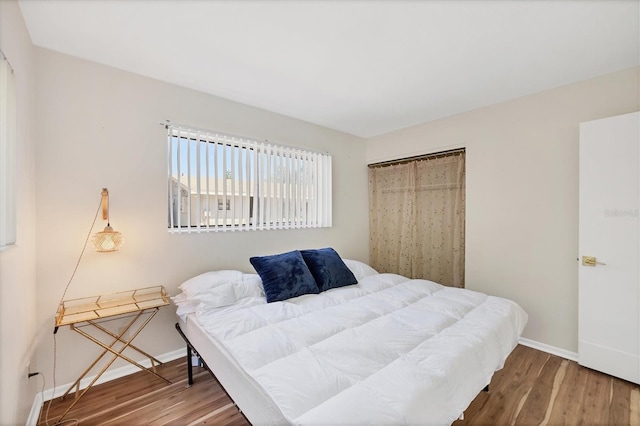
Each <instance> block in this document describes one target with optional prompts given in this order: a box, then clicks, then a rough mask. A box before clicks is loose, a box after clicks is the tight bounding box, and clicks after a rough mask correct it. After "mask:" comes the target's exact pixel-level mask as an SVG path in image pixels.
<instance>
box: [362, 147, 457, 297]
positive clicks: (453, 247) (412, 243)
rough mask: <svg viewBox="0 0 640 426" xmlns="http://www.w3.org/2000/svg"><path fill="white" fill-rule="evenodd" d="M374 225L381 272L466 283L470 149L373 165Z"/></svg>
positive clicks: (373, 247)
mask: <svg viewBox="0 0 640 426" xmlns="http://www.w3.org/2000/svg"><path fill="white" fill-rule="evenodd" d="M369 225H370V260H371V265H372V266H373V267H374V268H375V269H377V270H378V271H379V272H390V273H396V274H400V275H404V276H407V277H410V278H422V279H427V280H431V281H435V282H437V283H440V284H443V285H447V286H452V287H464V245H465V244H464V238H465V155H464V152H463V151H462V152H457V153H455V154H449V155H443V156H433V157H427V158H425V159H419V160H412V161H409V162H402V163H399V164H392V165H387V166H370V168H369Z"/></svg>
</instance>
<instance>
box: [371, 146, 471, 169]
mask: <svg viewBox="0 0 640 426" xmlns="http://www.w3.org/2000/svg"><path fill="white" fill-rule="evenodd" d="M464 152H465V149H464V148H456V149H451V150H448V151H441V152H434V153H432V154H422V155H415V156H413V157H407V158H400V159H397V160H389V161H381V162H379V163H372V164H368V165H367V167H369V168H371V169H373V168H377V167H385V166H395V165H398V164H406V163H410V162H412V161H419V160H431V159H434V158H440V157H449V156H452V155H457V154H462V153H464Z"/></svg>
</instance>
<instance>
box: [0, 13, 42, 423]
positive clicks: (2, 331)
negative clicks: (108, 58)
mask: <svg viewBox="0 0 640 426" xmlns="http://www.w3.org/2000/svg"><path fill="white" fill-rule="evenodd" d="M0 49H2V51H3V52H4V53H5V55H6V56H7V58H8V59H9V62H10V63H11V66H12V67H13V69H14V72H15V81H16V94H17V134H16V137H17V162H16V170H17V176H16V177H17V188H16V189H17V191H16V192H17V194H16V203H17V244H16V245H15V246H12V247H9V248H6V249H4V250H0V347H1V350H0V424H3V425H5V424H20V423H22V424H24V422H25V420H26V419H27V416H28V414H29V409H30V408H31V403H32V402H33V396H34V395H35V393H36V391H37V390H38V389H39V388H40V386H41V385H42V381H41V378H39V377H34V378H31V379H27V372H28V368H29V364H30V363H31V364H32V365H31V367H32V371H35V370H37V368H38V366H37V364H36V363H35V362H33V363H32V361H33V360H34V356H33V353H34V343H35V342H34V339H33V336H34V334H35V324H36V322H35V319H36V313H35V306H36V275H35V262H36V251H35V250H36V249H35V244H36V235H35V224H36V217H35V210H36V190H35V175H36V172H35V137H34V134H33V129H34V128H35V124H36V120H35V88H34V85H35V75H34V73H35V68H34V48H33V46H32V44H31V40H30V38H29V35H28V33H27V30H26V28H25V25H24V21H23V19H22V14H21V13H20V9H19V7H18V4H17V3H16V2H15V1H0Z"/></svg>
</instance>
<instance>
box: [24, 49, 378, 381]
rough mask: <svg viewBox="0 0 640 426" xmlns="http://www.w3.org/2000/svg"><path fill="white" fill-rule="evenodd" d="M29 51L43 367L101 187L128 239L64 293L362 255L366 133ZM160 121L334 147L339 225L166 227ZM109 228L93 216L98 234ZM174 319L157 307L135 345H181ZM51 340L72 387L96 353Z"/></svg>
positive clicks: (74, 342)
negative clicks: (286, 260)
mask: <svg viewBox="0 0 640 426" xmlns="http://www.w3.org/2000/svg"><path fill="white" fill-rule="evenodd" d="M36 58H37V67H38V79H37V87H38V113H39V116H40V122H39V126H38V134H37V136H38V141H39V145H38V155H37V168H38V184H37V196H38V214H37V221H38V222H37V223H38V262H37V273H38V298H37V301H38V319H37V321H38V326H39V333H38V360H39V364H40V365H41V366H42V367H41V368H42V369H43V370H44V371H46V372H47V374H50V373H51V366H52V342H51V338H50V335H51V330H52V324H53V315H54V313H55V311H56V307H57V303H58V301H59V299H60V297H61V295H62V293H63V290H64V288H65V286H66V284H67V282H68V280H69V276H70V275H71V273H72V271H73V267H74V265H75V262H76V259H77V257H78V255H79V254H80V250H81V248H82V244H83V241H84V238H85V236H86V234H87V232H88V229H89V227H90V225H91V221H92V219H93V216H94V213H95V211H96V209H97V207H98V204H99V201H100V191H101V188H102V187H108V188H109V192H110V201H111V204H110V205H111V224H112V226H113V227H114V229H116V230H118V231H120V232H122V233H123V234H124V236H125V240H126V243H125V246H124V248H123V249H122V250H121V251H119V252H115V253H107V254H98V253H96V252H94V251H93V250H91V249H88V250H87V251H86V252H85V254H84V257H83V259H82V262H81V263H80V267H79V269H78V272H77V274H76V276H75V278H74V280H73V282H72V284H71V286H70V288H69V291H68V294H67V296H66V298H67V299H69V298H77V297H83V296H90V295H95V294H101V293H110V292H114V291H118V290H126V289H131V288H136V287H144V286H151V285H158V284H162V285H164V286H165V287H166V289H167V290H168V291H169V293H171V294H172V295H175V294H176V293H177V287H178V285H179V284H180V283H181V282H182V281H184V280H186V279H187V278H190V277H192V276H194V275H196V274H199V273H201V272H204V271H208V270H214V269H240V270H243V271H249V272H252V271H253V268H252V267H251V264H250V263H249V257H250V256H252V255H263V254H273V253H278V252H282V251H288V250H292V249H301V248H307V247H326V246H333V247H335V248H336V250H337V251H338V252H339V253H340V254H342V255H343V256H344V257H350V258H355V259H360V260H365V261H366V260H367V258H368V220H367V217H366V214H367V211H368V207H367V174H366V173H367V171H366V166H365V164H366V163H365V152H366V147H365V141H364V140H363V139H359V138H356V137H353V136H349V135H346V134H344V133H340V132H336V131H333V130H329V129H326V128H323V127H319V126H315V125H311V124H309V123H305V122H302V121H299V120H295V119H292V118H287V117H285V116H282V115H278V114H273V113H269V112H266V111H263V110H259V109H255V108H251V107H248V106H245V105H241V104H238V103H234V102H230V101H226V100H223V99H220V98H217V97H214V96H210V95H205V94H203V93H199V92H195V91H192V90H188V89H184V88H180V87H177V86H173V85H170V84H166V83H163V82H160V81H157V80H152V79H149V78H145V77H141V76H138V75H134V74H130V73H126V72H122V71H118V70H115V69H113V68H108V67H105V66H102V65H99V64H97V63H92V62H87V61H83V60H80V59H77V58H72V57H70V56H66V55H63V54H59V53H55V52H52V51H49V50H45V49H37V55H36ZM165 119H170V120H172V121H173V122H176V123H185V124H190V125H193V126H198V127H202V128H209V129H215V130H219V131H222V132H225V133H231V134H238V135H244V136H250V137H255V138H262V139H269V140H270V141H272V142H274V143H282V144H286V145H298V146H302V147H308V148H311V149H316V150H322V151H328V152H330V153H331V154H332V155H333V187H334V204H333V219H334V220H333V223H334V226H333V227H332V228H325V229H313V230H283V231H257V232H242V233H237V232H229V233H210V234H206V233H202V234H189V235H174V234H169V233H168V232H167V223H166V221H167V205H166V203H167V200H166V198H167V177H166V149H167V148H166V130H165V129H164V128H163V127H162V126H161V125H160V124H159V123H160V122H161V121H164V120H165ZM104 226H105V223H104V222H103V221H102V220H99V221H98V223H97V224H96V229H95V230H94V232H95V231H96V230H98V229H99V228H102V227H104ZM174 323H175V308H173V307H168V308H163V309H162V310H161V311H160V313H159V314H158V316H157V317H156V318H155V319H154V320H153V321H152V322H151V323H150V324H149V326H148V327H147V329H145V331H144V332H143V334H141V335H140V336H139V337H138V338H137V339H136V342H138V343H139V345H140V346H141V347H142V348H145V349H146V350H148V351H149V352H150V353H152V354H163V353H167V352H170V351H173V350H176V349H179V348H182V347H184V344H183V342H182V341H181V339H180V338H179V336H178V334H177V333H176V331H175V329H174V327H173V324H174ZM56 338H57V346H58V365H57V377H56V381H57V383H58V384H61V383H68V382H71V381H73V380H75V378H76V376H77V375H78V374H80V373H81V371H82V370H81V367H83V366H84V365H85V364H88V363H89V362H90V360H91V359H92V358H93V357H94V356H95V354H96V353H97V352H98V349H97V346H95V345H93V344H91V343H85V341H84V339H83V338H81V337H80V336H78V335H76V334H75V333H72V332H71V331H70V330H69V329H68V328H63V329H60V331H59V332H58V334H57V336H56ZM116 365H122V364H121V363H118V364H116ZM49 377H50V376H49ZM49 383H51V382H49ZM49 387H50V386H49Z"/></svg>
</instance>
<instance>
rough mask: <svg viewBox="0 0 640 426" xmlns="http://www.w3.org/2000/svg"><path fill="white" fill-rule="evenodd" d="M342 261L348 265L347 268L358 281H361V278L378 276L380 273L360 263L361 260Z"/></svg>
mask: <svg viewBox="0 0 640 426" xmlns="http://www.w3.org/2000/svg"><path fill="white" fill-rule="evenodd" d="M342 261H343V262H344V264H345V265H347V268H349V269H350V270H351V272H353V275H355V276H356V279H357V280H358V281H360V279H361V278H364V277H368V276H370V275H376V274H377V273H378V271H376V270H375V269H373V268H372V267H371V266H369V265H367V264H366V263H363V262H360V261H359V260H351V259H342Z"/></svg>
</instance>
